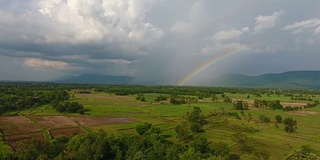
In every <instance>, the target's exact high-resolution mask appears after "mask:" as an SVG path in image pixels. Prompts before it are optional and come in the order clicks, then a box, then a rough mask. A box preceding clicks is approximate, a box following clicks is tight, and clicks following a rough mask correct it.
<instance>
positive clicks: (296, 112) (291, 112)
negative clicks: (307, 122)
mask: <svg viewBox="0 0 320 160" xmlns="http://www.w3.org/2000/svg"><path fill="white" fill-rule="evenodd" d="M286 113H289V114H293V115H301V116H307V115H315V114H317V112H312V111H289V112H286Z"/></svg>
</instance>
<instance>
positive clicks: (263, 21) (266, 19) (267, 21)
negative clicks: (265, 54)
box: [254, 11, 283, 32]
mask: <svg viewBox="0 0 320 160" xmlns="http://www.w3.org/2000/svg"><path fill="white" fill-rule="evenodd" d="M281 14H283V11H279V12H274V13H273V14H272V15H270V16H262V15H260V16H258V17H256V18H255V20H256V22H255V26H254V31H256V32H261V31H263V30H266V29H269V28H273V27H274V26H275V25H276V21H277V19H278V18H279V16H280V15H281Z"/></svg>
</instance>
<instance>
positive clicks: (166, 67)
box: [0, 0, 320, 85]
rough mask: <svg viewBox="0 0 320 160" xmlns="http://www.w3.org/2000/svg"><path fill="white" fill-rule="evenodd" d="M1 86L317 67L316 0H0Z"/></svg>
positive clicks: (198, 79) (186, 78)
mask: <svg viewBox="0 0 320 160" xmlns="http://www.w3.org/2000/svg"><path fill="white" fill-rule="evenodd" d="M0 17H1V18H0V80H15V81H17V80H18V81H43V80H52V79H55V78H58V77H62V76H64V75H80V74H101V75H121V76H131V77H134V78H135V81H136V83H145V84H170V85H178V84H179V85H195V84H201V83H206V82H210V81H211V80H213V79H214V78H215V77H218V76H221V75H224V74H231V73H237V74H246V75H260V74H264V73H281V72H285V71H295V70H320V63H319V62H320V52H319V51H320V1H319V0H303V1H302V0H282V1H279V0H268V1H257V0H241V1H239V0H228V1H220V0H210V1H208V0H174V1H173V0H94V1H89V0H28V1H25V0H2V1H0Z"/></svg>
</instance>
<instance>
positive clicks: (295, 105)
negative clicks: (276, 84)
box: [232, 99, 307, 107]
mask: <svg viewBox="0 0 320 160" xmlns="http://www.w3.org/2000/svg"><path fill="white" fill-rule="evenodd" d="M236 101H244V102H247V103H248V104H249V105H252V106H253V104H254V100H251V99H249V100H244V99H232V102H236ZM280 104H281V105H282V106H283V107H286V106H291V107H301V106H306V105H307V103H306V102H280Z"/></svg>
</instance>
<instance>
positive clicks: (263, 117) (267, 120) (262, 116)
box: [259, 115, 270, 123]
mask: <svg viewBox="0 0 320 160" xmlns="http://www.w3.org/2000/svg"><path fill="white" fill-rule="evenodd" d="M259 120H260V122H261V123H269V122H270V118H269V117H267V116H266V115H260V116H259Z"/></svg>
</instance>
